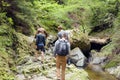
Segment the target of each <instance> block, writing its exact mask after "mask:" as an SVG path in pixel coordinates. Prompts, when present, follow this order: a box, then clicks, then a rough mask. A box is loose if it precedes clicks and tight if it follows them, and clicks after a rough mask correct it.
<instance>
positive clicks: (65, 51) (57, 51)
mask: <svg viewBox="0 0 120 80" xmlns="http://www.w3.org/2000/svg"><path fill="white" fill-rule="evenodd" d="M53 52H54V57H55V58H56V75H57V79H58V80H65V68H66V63H67V56H68V55H69V53H70V43H69V41H68V40H67V35H66V33H65V32H63V35H61V37H60V38H59V39H58V40H57V41H56V42H55V47H54V51H53ZM60 71H61V72H60ZM60 74H61V75H60Z"/></svg>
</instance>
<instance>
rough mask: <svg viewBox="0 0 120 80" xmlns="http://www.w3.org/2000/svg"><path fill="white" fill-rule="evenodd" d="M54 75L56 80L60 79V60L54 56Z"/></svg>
mask: <svg viewBox="0 0 120 80" xmlns="http://www.w3.org/2000/svg"><path fill="white" fill-rule="evenodd" d="M56 75H57V79H59V78H60V59H59V56H56Z"/></svg>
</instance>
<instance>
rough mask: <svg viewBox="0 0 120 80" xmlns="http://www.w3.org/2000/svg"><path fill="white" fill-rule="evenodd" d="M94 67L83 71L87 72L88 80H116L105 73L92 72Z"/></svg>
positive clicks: (99, 71)
mask: <svg viewBox="0 0 120 80" xmlns="http://www.w3.org/2000/svg"><path fill="white" fill-rule="evenodd" d="M94 67H95V66H94V65H92V66H88V67H86V68H85V70H86V71H87V72H88V75H89V77H90V80H118V79H116V78H115V77H114V76H113V75H110V74H109V73H107V72H104V71H101V70H97V71H96V70H94V69H95V68H94Z"/></svg>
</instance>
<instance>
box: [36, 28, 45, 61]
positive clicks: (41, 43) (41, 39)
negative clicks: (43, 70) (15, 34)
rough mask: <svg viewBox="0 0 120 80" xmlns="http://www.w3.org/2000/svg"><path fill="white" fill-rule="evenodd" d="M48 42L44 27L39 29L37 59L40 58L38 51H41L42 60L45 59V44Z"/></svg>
mask: <svg viewBox="0 0 120 80" xmlns="http://www.w3.org/2000/svg"><path fill="white" fill-rule="evenodd" d="M45 43H46V37H45V34H44V30H43V29H42V28H39V29H38V32H37V34H36V46H37V48H36V50H37V51H38V52H37V53H36V59H37V58H38V53H41V61H42V62H43V60H44V53H45V45H46V44H45Z"/></svg>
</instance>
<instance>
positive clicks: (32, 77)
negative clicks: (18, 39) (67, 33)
mask: <svg viewBox="0 0 120 80" xmlns="http://www.w3.org/2000/svg"><path fill="white" fill-rule="evenodd" d="M30 40H31V39H30ZM34 58H35V57H34V56H31V57H29V56H28V57H27V59H28V61H27V62H26V63H25V64H22V65H19V66H17V69H18V74H17V75H16V80H56V73H55V70H56V69H55V62H54V59H53V55H52V53H49V52H48V53H47V54H46V61H45V64H41V61H37V62H34ZM21 77H22V78H21ZM108 79H109V80H117V79H116V78H115V77H114V76H112V75H110V74H108V73H107V72H104V71H103V70H102V69H101V67H100V66H99V65H97V66H96V65H88V66H87V67H86V68H85V69H83V68H80V69H77V68H76V67H75V66H73V65H72V64H71V65H67V68H66V80H108Z"/></svg>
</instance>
